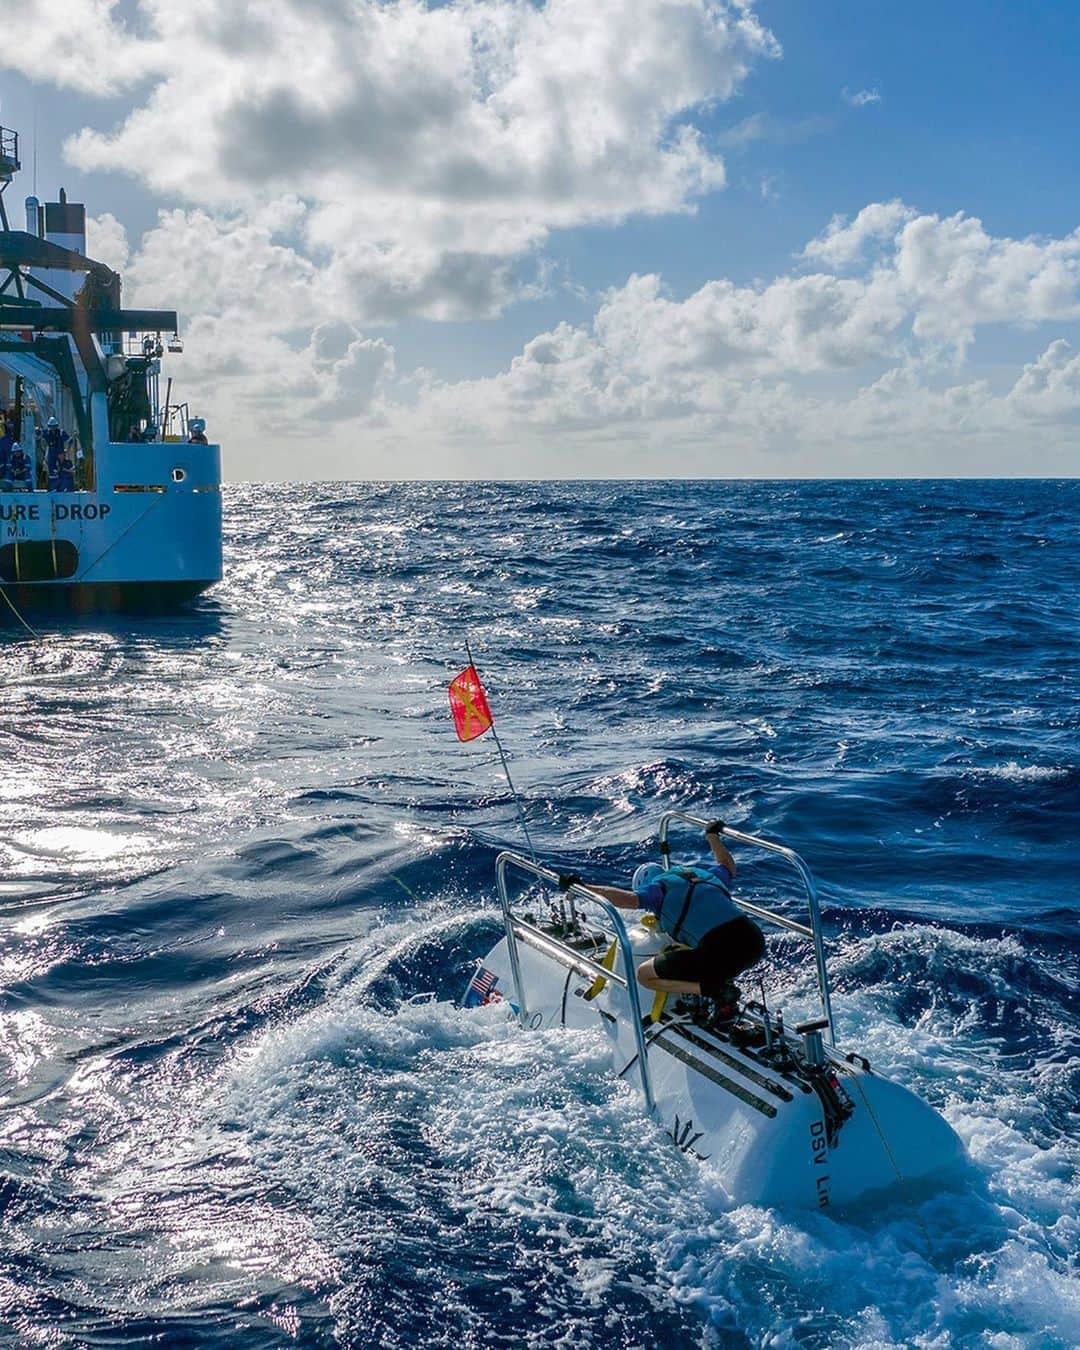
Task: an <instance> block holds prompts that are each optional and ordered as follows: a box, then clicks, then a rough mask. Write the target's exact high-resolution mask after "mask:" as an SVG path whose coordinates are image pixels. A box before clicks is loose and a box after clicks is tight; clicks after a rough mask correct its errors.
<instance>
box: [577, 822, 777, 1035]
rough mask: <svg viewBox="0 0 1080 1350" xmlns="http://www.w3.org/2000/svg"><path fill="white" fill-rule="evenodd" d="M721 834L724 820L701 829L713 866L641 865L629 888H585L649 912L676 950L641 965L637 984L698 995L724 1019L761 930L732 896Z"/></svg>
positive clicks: (756, 954)
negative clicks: (737, 982) (714, 1007)
mask: <svg viewBox="0 0 1080 1350" xmlns="http://www.w3.org/2000/svg"><path fill="white" fill-rule="evenodd" d="M723 828H724V823H723V821H721V820H714V821H713V822H712V823H711V824H709V825H706V827H705V838H706V839H707V840H708V841H709V847H710V849H712V855H713V858H714V860H715V861H714V862H711V863H700V864H696V865H694V866H690V867H672V866H668V867H664V866H662V865H661V864H660V863H643V864H642V865H641V866H640V867H639V868H638V869H637V871H636V872H635V873H634V877H633V881H632V883H631V885H632V889H631V890H624V889H623V888H622V887H619V886H590V887H589V889H590V890H593V891H595V892H596V893H597V894H598V895H602V896H603V897H604V899H605V900H610V901H611V903H612V904H613V905H618V907H619V908H620V909H644V910H648V911H649V912H650V913H652V914H654V915H655V916H656V921H657V925H658V927H659V928H661V929H662V930H663V931H664V932H665V933H666V934H667V935H668V937H670V938H672V939H674V941H675V942H677V943H679V944H680V945H679V946H676V947H669V948H668V949H667V951H663V952H659V953H657V955H656V956H650V957H649V958H648V960H646V961H642V963H641V965H640V966H638V971H637V977H638V983H639V984H641V985H644V987H645V988H646V989H652V990H654V991H655V992H658V993H665V994H700V995H703V996H704V997H705V998H709V999H712V1000H714V1001H715V1003H716V1004H717V1011H718V1012H719V1013H720V1014H721V1015H722V1016H724V1015H733V1014H734V1013H735V1011H736V1010H737V1006H738V998H739V991H738V990H737V989H736V988H735V986H734V985H733V984H732V980H733V979H734V978H735V976H736V975H740V974H741V973H742V972H743V971H744V970H749V968H750V967H751V966H753V965H756V964H757V963H758V961H760V960H761V958H762V957H763V956H764V955H765V938H764V936H763V935H762V932H761V929H760V928H759V927H758V926H757V924H756V923H754V921H753V920H752V919H750V918H748V917H747V916H746V915H745V914H743V913H742V911H741V910H740V909H739V908H738V906H737V905H736V904H735V902H734V901H733V900H732V898H731V890H730V887H731V883H732V882H733V881H734V880H735V871H736V868H735V859H734V858H733V857H732V856H731V854H730V853H729V852H728V850H727V848H726V847H725V845H724V843H723V840H722V839H721V838H720V831H721V830H722V829H723ZM583 884H586V885H587V884H588V883H583Z"/></svg>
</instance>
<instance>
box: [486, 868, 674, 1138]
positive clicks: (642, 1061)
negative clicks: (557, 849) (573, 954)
mask: <svg viewBox="0 0 1080 1350" xmlns="http://www.w3.org/2000/svg"><path fill="white" fill-rule="evenodd" d="M511 864H513V865H514V866H515V867H516V868H518V869H519V870H520V871H522V872H528V873H530V874H531V875H532V876H534V877H537V878H538V879H539V880H540V881H546V882H548V883H549V884H550V885H553V886H558V885H559V874H558V872H553V871H551V869H550V868H548V867H542V866H541V865H540V864H539V863H537V862H533V861H532V859H531V858H523V857H522V856H521V854H520V853H511V852H509V851H508V850H506V851H504V852H502V853H500V854H499V856H498V857H497V858H496V859H495V876H496V879H497V881H498V885H499V903H500V904H501V906H502V914H503V925H504V927H505V928H506V947H507V951H508V952H509V954H510V970H511V973H512V974H513V977H514V993H515V995H516V997H517V1004H518V1018H519V1020H520V1021H521V1025H522V1026H523V1027H525V1026H528V1023H529V1017H528V1009H527V1007H526V1003H525V986H524V983H523V982H522V979H521V960H520V957H519V956H518V949H517V935H516V934H515V932H514V917H513V915H512V914H511V912H510V897H509V895H508V893H507V889H506V869H507V868H508V867H509V866H510V865H511ZM567 893H568V894H569V896H570V898H571V900H573V899H575V898H576V899H578V900H583V901H588V902H589V903H590V904H594V905H597V906H598V907H599V908H600V909H602V910H603V911H604V913H605V914H606V915H607V917H608V919H609V920H610V921H611V925H612V927H613V928H614V930H615V940H616V942H617V943H618V945H619V952H620V953H621V955H622V964H623V978H624V979H625V981H626V991H627V998H628V1000H629V1003H630V1023H631V1025H632V1026H633V1028H634V1042H635V1044H636V1046H637V1062H638V1072H639V1074H640V1077H641V1092H642V1095H643V1096H644V1098H645V1106H646V1108H647V1109H648V1111H649V1113H650V1115H651V1114H653V1113H654V1112H655V1110H656V1099H655V1098H654V1097H653V1090H652V1080H651V1079H650V1077H649V1057H648V1048H647V1046H646V1044H645V1032H644V1030H643V1028H642V1025H641V1018H640V1016H636V1015H635V1011H634V1004H635V1002H636V998H635V991H636V988H637V971H636V968H635V965H634V949H633V947H632V946H631V945H630V935H629V934H628V933H627V931H626V924H624V923H623V921H622V917H621V915H620V914H619V911H618V908H617V907H616V906H615V905H613V904H612V903H611V901H610V900H605V899H604V897H603V896H602V895H597V894H596V893H595V892H594V891H591V890H589V888H588V887H587V886H583V885H582V884H581V883H580V882H575V883H574V884H573V885H572V886H570V887H569V888H568V892H567Z"/></svg>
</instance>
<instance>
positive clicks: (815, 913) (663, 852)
mask: <svg viewBox="0 0 1080 1350" xmlns="http://www.w3.org/2000/svg"><path fill="white" fill-rule="evenodd" d="M673 820H681V821H685V823H686V824H687V825H694V826H696V827H697V828H698V829H700V830H704V828H705V826H706V825H708V824H710V821H708V820H705V819H703V818H701V817H699V816H691V815H689V814H688V813H687V812H685V811H665V812H664V814H663V815H662V816H661V817H660V858H661V861H662V862H663V864H664V866H665V867H666V866H668V865H669V864H670V862H671V846H670V845H669V843H668V831H669V827H670V825H671V822H672V821H673ZM720 833H721V837H722V838H724V839H730V840H732V841H733V842H735V843H737V844H749V845H750V846H751V847H752V848H760V849H764V850H765V852H766V853H775V854H776V855H777V857H780V858H783V859H784V861H785V862H788V863H790V864H791V866H792V867H794V869H795V870H796V872H798V874H799V876H800V877H801V879H802V883H803V887H804V889H805V891H806V900H807V906H808V908H809V911H810V926H809V927H807V926H806V924H802V923H796V922H795V920H794V919H789V918H788V917H787V916H786V915H784V914H777V913H775V912H774V911H773V910H771V909H763V908H762V907H761V906H760V905H753V904H751V903H750V902H749V901H748V900H740V899H739V898H738V896H734V895H733V896H732V900H733V901H734V902H735V904H736V905H738V907H739V908H740V909H741V910H744V911H745V912H746V913H747V914H752V915H753V916H754V917H755V918H756V919H763V920H764V921H765V922H766V923H773V924H776V926H777V927H778V928H786V929H787V930H788V931H789V932H791V933H798V934H800V936H802V937H805V938H809V939H810V941H811V943H812V944H813V948H814V961H815V963H816V965H817V984H818V996H819V997H820V999H821V1015H822V1016H823V1017H824V1018H825V1020H826V1021H827V1022H828V1024H829V1028H828V1037H829V1044H830V1045H835V1044H836V1033H835V1031H834V1029H833V1016H832V997H831V995H830V991H829V972H828V969H827V968H826V965H825V944H824V942H823V940H822V936H821V909H820V907H819V905H818V896H817V887H816V886H815V885H814V878H813V877H812V876H811V875H810V869H809V867H807V865H806V863H805V862H803V860H802V858H800V857H799V855H798V854H797V853H796V852H795V851H794V849H790V848H787V847H785V845H783V844H774V843H773V842H772V840H771V839H761V838H759V837H758V836H757V835H756V834H744V833H743V832H742V830H735V829H732V828H731V826H730V825H725V826H724V827H723V829H722V830H721V831H720Z"/></svg>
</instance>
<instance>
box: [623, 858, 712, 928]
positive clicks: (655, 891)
mask: <svg viewBox="0 0 1080 1350" xmlns="http://www.w3.org/2000/svg"><path fill="white" fill-rule="evenodd" d="M672 870H673V871H674V870H677V869H674V868H673V869H672ZM694 870H695V871H697V872H707V873H709V875H710V876H714V877H715V878H716V879H717V881H719V882H720V884H721V885H722V886H726V887H729V888H730V886H731V883H732V882H733V881H734V880H735V877H734V876H733V875H732V872H731V868H730V867H725V866H724V864H723V863H718V862H708V863H694ZM634 894H635V895H636V896H637V899H638V908H639V909H647V910H649V911H650V912H651V913H653V914H655V915H656V917H657V918H659V917H660V908H661V906H662V905H663V903H664V888H663V886H661V884H660V883H659V882H658V881H650V882H649V884H648V885H647V886H643V887H642V888H641V890H640V891H635V892H634Z"/></svg>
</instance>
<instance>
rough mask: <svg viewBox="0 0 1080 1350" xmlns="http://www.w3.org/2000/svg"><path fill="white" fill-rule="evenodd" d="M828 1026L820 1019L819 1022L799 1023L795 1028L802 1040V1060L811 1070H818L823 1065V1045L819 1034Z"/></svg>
mask: <svg viewBox="0 0 1080 1350" xmlns="http://www.w3.org/2000/svg"><path fill="white" fill-rule="evenodd" d="M828 1025H829V1024H828V1022H827V1021H826V1020H825V1019H824V1018H822V1019H821V1021H819V1022H801V1023H800V1024H799V1025H798V1026H797V1027H796V1028H795V1030H796V1031H797V1032H798V1033H799V1035H800V1036H801V1037H802V1038H803V1059H804V1060H805V1061H806V1064H807V1066H808V1067H809V1068H811V1069H820V1068H822V1067H823V1066H824V1064H825V1043H824V1041H822V1039H821V1033H822V1031H823V1029H824V1028H825V1027H827V1026H828Z"/></svg>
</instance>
